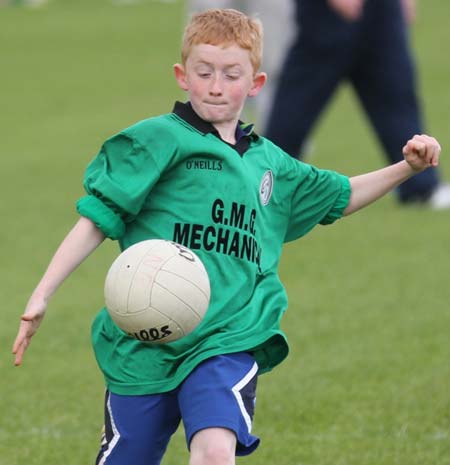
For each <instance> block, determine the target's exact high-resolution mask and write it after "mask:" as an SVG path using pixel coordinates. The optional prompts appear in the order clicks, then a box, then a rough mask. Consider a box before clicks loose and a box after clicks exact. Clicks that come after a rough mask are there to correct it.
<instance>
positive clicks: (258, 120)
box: [246, 0, 296, 131]
mask: <svg viewBox="0 0 450 465" xmlns="http://www.w3.org/2000/svg"><path fill="white" fill-rule="evenodd" d="M246 3H247V6H246V13H248V14H250V15H252V16H256V17H257V18H259V19H260V20H261V21H262V23H263V26H264V56H263V63H262V70H263V71H265V72H266V73H267V75H268V79H267V82H266V84H265V86H264V88H263V89H262V91H261V92H260V93H259V94H258V96H257V97H255V98H254V99H252V100H251V101H250V102H249V103H251V109H250V111H251V110H253V111H252V113H254V114H255V117H254V118H252V120H254V121H255V124H256V127H257V130H258V131H261V130H262V129H263V128H265V127H266V125H267V117H268V112H269V110H270V108H271V106H272V99H273V95H274V92H275V89H276V87H277V83H278V79H279V74H280V68H281V66H282V64H283V62H284V61H285V57H286V52H287V50H288V48H289V46H290V44H291V43H292V40H293V38H294V35H295V30H296V25H295V20H294V2H293V1H292V0H276V1H274V0H247V1H246Z"/></svg>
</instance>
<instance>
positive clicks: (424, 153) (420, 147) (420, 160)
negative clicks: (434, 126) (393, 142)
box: [403, 134, 441, 172]
mask: <svg viewBox="0 0 450 465" xmlns="http://www.w3.org/2000/svg"><path fill="white" fill-rule="evenodd" d="M440 153H441V146H440V145H439V142H438V141H437V140H436V139H435V138H434V137H431V136H427V135H426V134H421V135H420V136H419V135H416V136H414V137H413V138H412V139H410V140H409V141H408V142H407V143H406V144H405V146H404V147H403V156H404V157H405V160H406V161H407V162H408V164H409V166H411V168H412V169H413V170H414V171H417V172H420V171H423V170H425V169H427V168H429V167H431V166H438V165H439V156H440Z"/></svg>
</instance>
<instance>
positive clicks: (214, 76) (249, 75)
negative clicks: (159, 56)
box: [175, 44, 261, 124]
mask: <svg viewBox="0 0 450 465" xmlns="http://www.w3.org/2000/svg"><path fill="white" fill-rule="evenodd" d="M176 66H179V69H178V72H177V68H175V73H176V75H177V80H178V83H179V85H180V87H181V88H182V89H183V90H186V91H187V92H188V93H189V98H190V101H191V104H192V106H193V108H194V110H195V112H196V113H197V114H198V115H199V116H200V117H201V118H203V119H204V120H205V121H209V122H210V123H212V124H224V123H232V124H236V123H237V121H238V119H239V117H240V114H241V112H242V108H243V107H244V103H245V100H246V98H247V97H248V96H252V95H256V94H257V93H258V91H259V88H260V87H261V86H257V85H256V83H255V75H254V70H253V66H252V64H251V61H250V55H249V52H248V51H247V50H244V49H242V48H240V47H239V46H237V45H231V46H229V47H226V48H223V47H219V46H215V45H209V44H199V45H195V46H194V47H192V50H191V52H190V54H189V57H188V59H187V61H186V65H185V67H184V68H183V67H181V65H176ZM257 87H258V88H257Z"/></svg>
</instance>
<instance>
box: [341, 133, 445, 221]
mask: <svg viewBox="0 0 450 465" xmlns="http://www.w3.org/2000/svg"><path fill="white" fill-rule="evenodd" d="M440 153H441V147H440V145H439V143H438V142H437V140H436V139H435V138H434V137H430V136H427V135H424V134H422V135H420V136H417V135H416V136H414V137H413V138H412V139H410V140H409V141H408V142H407V143H406V145H405V146H404V147H403V155H404V157H405V160H403V161H400V162H398V163H395V164H394V165H391V166H387V167H386V168H382V169H380V170H377V171H372V172H371V173H367V174H362V175H360V176H354V177H351V178H350V185H351V188H352V193H351V196H350V202H349V204H348V206H347V208H346V209H345V210H344V215H350V214H351V213H354V212H355V211H357V210H359V209H361V208H363V207H365V206H367V205H369V204H370V203H372V202H374V201H375V200H377V199H379V198H380V197H382V196H383V195H385V194H387V193H388V192H390V191H391V190H392V189H394V188H395V187H397V186H398V185H399V184H401V183H402V182H404V181H406V180H407V179H408V178H410V177H411V176H414V175H415V174H417V173H420V172H421V171H424V170H425V169H427V168H429V167H430V166H438V164H439V156H440Z"/></svg>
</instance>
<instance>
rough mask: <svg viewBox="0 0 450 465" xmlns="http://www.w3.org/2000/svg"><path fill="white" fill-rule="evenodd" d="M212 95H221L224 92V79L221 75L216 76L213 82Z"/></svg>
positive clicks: (210, 90)
mask: <svg viewBox="0 0 450 465" xmlns="http://www.w3.org/2000/svg"><path fill="white" fill-rule="evenodd" d="M209 92H210V94H211V95H221V94H222V81H221V79H220V77H219V76H215V77H214V78H213V80H212V82H211V87H210V89H209Z"/></svg>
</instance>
